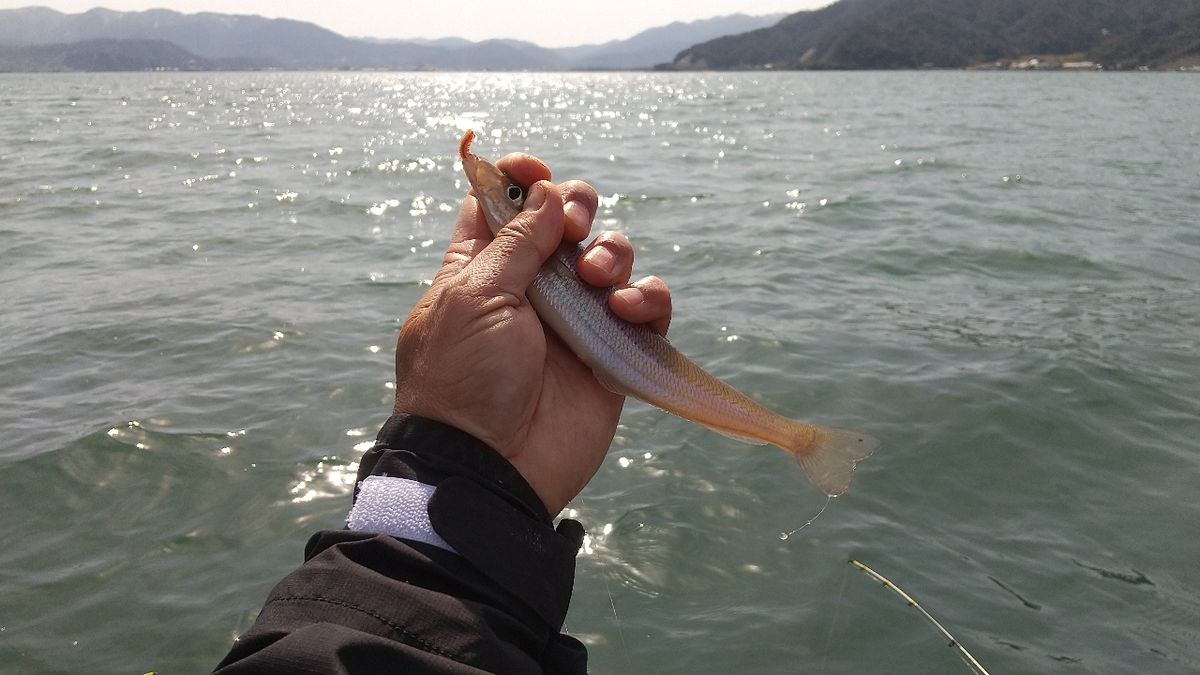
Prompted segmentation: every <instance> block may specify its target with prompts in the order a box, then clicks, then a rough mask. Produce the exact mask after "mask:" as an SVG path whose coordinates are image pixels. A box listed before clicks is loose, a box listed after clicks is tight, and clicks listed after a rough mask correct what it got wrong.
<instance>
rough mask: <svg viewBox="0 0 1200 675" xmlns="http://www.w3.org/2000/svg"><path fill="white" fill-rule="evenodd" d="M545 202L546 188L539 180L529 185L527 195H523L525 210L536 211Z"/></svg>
mask: <svg viewBox="0 0 1200 675" xmlns="http://www.w3.org/2000/svg"><path fill="white" fill-rule="evenodd" d="M545 203H546V188H545V186H543V185H542V184H541V182H537V183H534V184H533V185H531V186H529V195H528V196H527V197H525V210H526V211H537V210H538V209H540V208H542V204H545Z"/></svg>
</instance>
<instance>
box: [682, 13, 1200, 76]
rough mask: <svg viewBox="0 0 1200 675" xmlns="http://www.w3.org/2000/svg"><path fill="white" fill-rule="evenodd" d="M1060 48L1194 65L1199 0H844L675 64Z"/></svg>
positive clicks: (808, 63)
mask: <svg viewBox="0 0 1200 675" xmlns="http://www.w3.org/2000/svg"><path fill="white" fill-rule="evenodd" d="M1039 55H1041V56H1046V55H1059V56H1063V57H1066V56H1070V57H1071V58H1074V59H1079V60H1082V59H1089V60H1095V61H1097V62H1098V63H1100V64H1102V65H1103V66H1104V67H1106V68H1116V69H1119V68H1137V67H1168V66H1174V65H1182V64H1186V63H1193V64H1194V63H1200V0H841V1H840V2H836V3H834V4H832V5H829V6H828V7H824V8H822V9H818V10H814V11H807V12H798V13H796V14H792V15H790V16H787V17H786V18H784V19H782V20H781V21H780V22H779V23H777V24H776V25H774V26H772V27H769V28H762V29H759V30H754V31H750V32H748V33H741V34H738V35H729V36H725V37H721V38H717V39H715V40H710V41H708V42H704V43H701V44H697V45H694V46H692V47H689V48H688V49H686V50H684V51H682V52H680V53H679V54H678V55H677V56H676V57H675V60H674V62H673V63H671V64H668V65H666V66H664V67H666V68H672V69H702V68H709V69H739V68H799V69H890V68H930V67H932V68H965V67H970V66H978V65H988V64H999V65H1004V64H1005V63H1011V62H1016V61H1018V60H1023V59H1028V58H1029V57H1034V56H1039Z"/></svg>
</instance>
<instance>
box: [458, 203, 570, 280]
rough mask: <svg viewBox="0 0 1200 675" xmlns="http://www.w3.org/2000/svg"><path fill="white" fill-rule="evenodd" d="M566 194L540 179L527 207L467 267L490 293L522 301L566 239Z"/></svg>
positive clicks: (526, 204)
mask: <svg viewBox="0 0 1200 675" xmlns="http://www.w3.org/2000/svg"><path fill="white" fill-rule="evenodd" d="M562 206H563V205H562V197H561V196H560V194H559V192H558V188H557V187H555V186H554V184H553V183H550V182H547V181H538V182H536V183H534V184H533V185H532V186H530V188H529V196H528V197H526V198H525V210H524V211H522V212H521V213H518V214H517V217H516V218H513V219H512V222H510V223H509V224H507V225H505V226H504V227H503V228H501V230H500V231H499V232H498V233H496V238H495V239H493V240H492V242H491V243H490V244H488V245H487V247H486V248H484V249H483V250H482V251H480V252H479V253H478V255H476V256H475V257H474V258H473V259H472V260H471V262H470V263H468V264H467V266H466V268H465V270H466V271H467V272H468V273H469V274H470V277H471V279H472V280H473V281H474V282H477V283H479V284H482V285H483V286H484V287H485V289H486V290H485V291H484V292H486V293H488V294H494V293H497V292H499V293H504V294H508V295H509V296H511V297H510V301H511V302H514V303H515V302H519V301H520V297H521V296H522V295H524V293H525V289H526V288H528V287H529V284H530V283H531V282H532V281H533V278H534V277H535V276H536V275H537V273H538V270H539V269H541V267H542V263H543V262H545V261H546V259H547V258H549V257H550V254H551V253H553V252H554V250H555V249H556V248H558V245H559V243H561V242H562V228H563V212H562Z"/></svg>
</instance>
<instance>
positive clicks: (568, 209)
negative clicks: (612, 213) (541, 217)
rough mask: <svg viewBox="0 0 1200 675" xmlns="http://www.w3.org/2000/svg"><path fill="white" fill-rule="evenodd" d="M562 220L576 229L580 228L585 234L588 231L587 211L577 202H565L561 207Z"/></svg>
mask: <svg viewBox="0 0 1200 675" xmlns="http://www.w3.org/2000/svg"><path fill="white" fill-rule="evenodd" d="M563 218H564V219H565V220H567V221H570V223H571V224H572V225H574V226H575V227H576V228H581V229H583V231H584V232H585V233H586V232H587V230H588V229H590V227H589V226H590V223H588V211H587V208H586V207H584V205H583V204H580V203H579V202H567V203H566V204H564V205H563Z"/></svg>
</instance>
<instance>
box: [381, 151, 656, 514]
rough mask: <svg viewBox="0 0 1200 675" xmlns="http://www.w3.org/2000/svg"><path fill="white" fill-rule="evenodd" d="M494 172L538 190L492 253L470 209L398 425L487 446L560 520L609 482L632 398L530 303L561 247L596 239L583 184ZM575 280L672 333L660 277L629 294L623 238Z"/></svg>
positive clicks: (414, 358) (427, 306)
mask: <svg viewBox="0 0 1200 675" xmlns="http://www.w3.org/2000/svg"><path fill="white" fill-rule="evenodd" d="M496 166H497V167H499V168H500V169H501V170H502V171H504V172H505V173H507V174H508V175H509V176H511V177H512V178H513V179H515V180H516V181H517V182H518V183H521V184H522V185H528V186H530V187H529V189H528V190H527V194H528V196H527V198H526V201H525V210H524V211H522V212H521V213H520V214H519V215H518V216H517V217H516V218H515V219H514V220H513V222H511V223H509V224H508V225H506V226H505V227H504V228H503V229H502V230H501V231H500V232H499V233H498V234H497V235H496V237H495V238H494V239H493V237H492V234H491V232H490V230H489V229H488V227H487V223H486V222H485V220H484V216H483V213H482V211H481V210H480V209H479V206H478V202H477V201H476V199H475V197H474V196H472V195H470V194H468V196H467V197H466V199H465V200H464V201H463V205H462V208H461V210H460V211H459V215H458V221H457V223H456V224H455V227H454V233H453V235H452V236H451V238H450V245H449V247H448V248H447V250H446V256H445V258H444V260H443V262H442V268H441V269H440V270H439V271H438V273H437V275H435V277H434V279H433V283H432V285H431V286H430V288H429V290H428V291H427V292H426V293H425V295H424V296H423V297H422V298H421V299H420V300H419V301H418V302H417V305H416V307H415V308H413V311H412V313H411V314H409V316H408V319H407V320H406V321H405V322H404V326H403V328H401V330H400V337H399V339H398V340H397V343H396V412H406V413H411V414H415V415H420V416H422V417H428V418H431V419H435V420H438V421H440V422H444V423H446V424H449V425H451V426H454V427H457V428H459V429H461V430H463V431H465V432H467V433H469V434H471V435H473V436H475V437H476V438H478V439H480V440H482V441H484V442H485V443H487V444H488V445H490V446H491V447H492V448H494V449H495V450H496V451H497V452H499V453H500V454H501V455H503V456H504V457H505V458H506V459H507V460H508V461H509V462H510V463H512V465H513V466H514V467H516V469H517V470H518V471H520V472H521V475H522V476H524V477H525V480H526V481H528V482H529V484H530V486H531V487H532V488H533V489H534V491H535V492H536V493H537V494H538V496H539V497H540V498H541V500H542V502H543V503H544V504H545V506H546V510H547V511H548V512H549V513H550V515H551V516H553V515H555V514H557V513H558V512H559V511H561V510H562V509H563V507H565V506H566V504H567V502H569V501H570V500H571V499H572V498H574V497H575V495H577V494H579V492H580V490H582V489H583V487H584V486H585V485H586V484H587V482H588V481H589V480H590V479H591V477H592V476H593V475H594V474H595V473H596V470H597V469H599V468H600V464H601V462H603V460H604V455H605V454H606V453H607V451H608V446H609V444H610V443H611V442H612V438H613V434H614V433H615V431H616V427H617V420H618V419H619V417H620V414H621V407H622V405H623V403H624V400H625V398H624V397H623V396H620V395H618V394H614V393H612V392H610V391H608V390H606V389H604V388H603V387H602V386H601V385H600V383H599V382H597V381H596V378H595V377H594V376H593V375H592V372H591V369H589V368H588V367H587V366H585V365H584V364H583V363H582V362H581V361H580V360H579V359H578V358H576V356H575V354H574V353H572V352H571V350H570V349H569V348H568V347H567V346H566V345H565V344H563V342H562V341H561V340H559V339H558V337H557V336H556V335H554V333H553V332H552V331H551V330H550V329H548V328H546V327H544V326H543V325H542V323H541V321H540V320H539V319H538V316H537V313H536V312H535V311H534V309H533V307H531V306H530V305H529V302H528V301H527V300H526V299H525V295H524V294H525V289H526V288H528V286H529V284H530V283H531V282H532V281H533V278H534V276H536V274H537V272H538V270H539V268H540V267H541V265H542V263H543V262H544V261H545V260H546V258H548V257H549V256H550V254H551V253H553V252H554V250H555V249H556V248H557V247H558V246H559V244H560V243H561V242H563V241H569V242H572V243H578V242H581V241H583V240H584V238H586V237H587V235H588V232H589V230H590V228H591V223H592V220H593V219H594V218H595V216H596V205H597V198H596V191H595V190H594V189H592V187H591V186H590V185H588V184H586V183H583V182H580V181H568V182H566V183H563V184H561V185H557V186H556V185H554V184H552V183H550V182H549V180H550V170H549V169H548V168H547V167H546V165H545V164H543V163H542V162H540V161H539V160H537V159H536V158H533V157H530V156H528V155H523V154H512V155H508V156H506V157H504V158H503V159H501V160H500V161H498V162H496ZM578 269H579V275H580V277H581V278H582V279H583V280H584V281H586V282H587V283H589V284H592V285H594V286H600V287H609V286H612V287H614V288H615V290H614V291H613V292H612V293H611V294H610V295H609V307H611V308H612V310H613V311H614V312H616V314H617V315H618V316H620V317H621V318H623V319H625V320H626V321H631V322H634V323H644V324H648V325H650V327H651V328H653V329H654V330H656V331H658V332H659V333H663V334H665V333H666V331H667V326H668V324H669V323H670V320H671V295H670V292H669V291H668V290H667V287H666V285H665V284H664V283H663V282H662V281H661V280H660V279H658V278H657V277H646V278H644V279H641V280H639V281H637V282H636V283H634V284H630V283H629V278H630V275H631V274H632V271H633V246H632V245H631V244H630V243H629V240H628V239H626V238H625V236H624V235H622V234H620V233H619V232H602V233H601V234H600V235H599V236H597V237H596V239H595V240H594V241H593V242H592V243H591V244H589V245H588V247H587V248H586V250H585V252H584V254H583V255H582V256H581V258H580V261H579V264H578Z"/></svg>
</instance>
